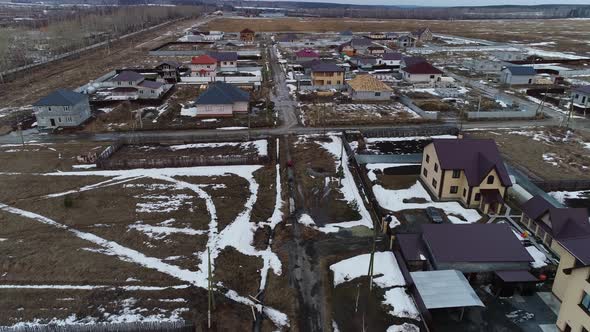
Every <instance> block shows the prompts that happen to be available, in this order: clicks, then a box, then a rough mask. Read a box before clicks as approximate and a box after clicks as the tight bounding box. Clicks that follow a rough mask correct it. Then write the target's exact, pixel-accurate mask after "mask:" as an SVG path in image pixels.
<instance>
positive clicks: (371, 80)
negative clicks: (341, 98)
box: [346, 74, 393, 101]
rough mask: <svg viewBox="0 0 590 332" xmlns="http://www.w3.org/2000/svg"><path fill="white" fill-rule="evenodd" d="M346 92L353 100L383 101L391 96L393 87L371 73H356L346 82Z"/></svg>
mask: <svg viewBox="0 0 590 332" xmlns="http://www.w3.org/2000/svg"><path fill="white" fill-rule="evenodd" d="M346 85H347V87H348V93H349V95H350V97H351V98H352V100H355V101H361V100H364V101H385V100H390V99H391V97H392V96H393V89H392V88H391V87H390V86H388V85H387V84H385V83H383V82H381V81H380V80H378V79H376V78H375V77H373V76H372V75H369V74H364V75H357V77H355V78H353V79H352V80H349V81H347V82H346Z"/></svg>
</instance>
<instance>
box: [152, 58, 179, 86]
mask: <svg viewBox="0 0 590 332" xmlns="http://www.w3.org/2000/svg"><path fill="white" fill-rule="evenodd" d="M181 68H182V64H181V63H180V62H177V61H163V62H160V63H159V64H158V65H157V66H156V67H155V69H156V70H157V71H158V76H159V77H160V78H161V79H162V80H164V82H167V83H172V84H174V83H176V82H179V81H180V69H181Z"/></svg>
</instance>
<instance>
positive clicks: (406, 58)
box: [402, 56, 428, 67]
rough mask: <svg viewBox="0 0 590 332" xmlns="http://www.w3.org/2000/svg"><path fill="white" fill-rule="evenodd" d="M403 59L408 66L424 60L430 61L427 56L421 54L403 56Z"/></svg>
mask: <svg viewBox="0 0 590 332" xmlns="http://www.w3.org/2000/svg"><path fill="white" fill-rule="evenodd" d="M402 60H403V61H404V63H405V64H406V67H409V66H411V65H416V64H419V63H422V62H428V60H426V59H425V58H423V57H421V56H402Z"/></svg>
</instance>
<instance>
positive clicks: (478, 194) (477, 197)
mask: <svg viewBox="0 0 590 332" xmlns="http://www.w3.org/2000/svg"><path fill="white" fill-rule="evenodd" d="M473 200H474V201H476V202H479V201H480V200H481V194H480V193H477V194H475V198H473Z"/></svg>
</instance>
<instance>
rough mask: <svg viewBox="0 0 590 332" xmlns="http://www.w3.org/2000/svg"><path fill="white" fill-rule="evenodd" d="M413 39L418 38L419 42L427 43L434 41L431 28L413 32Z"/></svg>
mask: <svg viewBox="0 0 590 332" xmlns="http://www.w3.org/2000/svg"><path fill="white" fill-rule="evenodd" d="M412 37H414V38H416V40H417V41H419V42H427V41H431V40H432V39H433V36H432V31H430V28H429V27H425V28H420V29H418V30H416V31H413V32H412Z"/></svg>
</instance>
